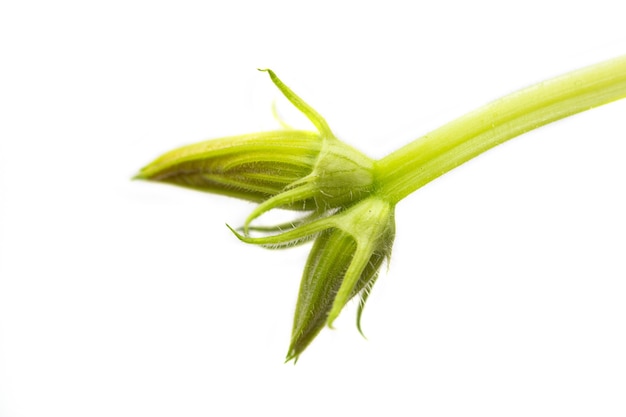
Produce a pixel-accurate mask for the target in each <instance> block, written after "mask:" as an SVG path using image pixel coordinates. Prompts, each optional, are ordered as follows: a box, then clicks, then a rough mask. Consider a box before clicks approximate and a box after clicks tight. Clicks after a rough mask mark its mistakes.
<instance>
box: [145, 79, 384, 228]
mask: <svg viewBox="0 0 626 417" xmlns="http://www.w3.org/2000/svg"><path fill="white" fill-rule="evenodd" d="M267 72H268V73H269V75H270V77H271V79H272V81H273V82H274V84H275V85H276V86H277V87H278V88H279V89H280V91H281V92H282V93H283V94H284V95H285V97H287V99H288V100H289V101H291V103H292V104H294V105H295V106H296V108H298V109H299V110H300V111H301V112H303V113H304V115H305V116H306V117H307V118H308V119H309V120H310V121H311V122H312V123H313V125H314V126H315V127H316V128H317V132H309V131H302V130H291V129H288V130H279V131H272V132H264V133H253V134H247V135H241V136H233V137H227V138H221V139H215V140H209V141H206V142H202V143H198V144H194V145H189V146H184V147H182V148H179V149H176V150H173V151H171V152H168V153H166V154H164V155H162V156H161V157H159V158H157V159H156V160H155V161H153V162H152V163H151V164H149V165H148V166H146V167H144V168H143V169H142V170H141V171H140V173H139V174H138V175H137V176H136V177H135V178H137V179H145V180H151V181H159V182H165V183H170V184H175V185H179V186H184V187H188V188H192V189H195V190H200V191H208V192H213V193H217V194H223V195H227V196H231V197H238V198H242V199H245V200H249V201H253V202H258V203H260V204H259V206H257V207H256V208H255V209H254V210H253V212H252V213H251V214H250V216H249V217H248V218H247V220H246V222H245V226H244V228H245V230H246V231H247V230H248V227H249V224H250V222H252V220H254V219H255V218H257V217H259V216H260V215H262V214H263V213H265V212H267V211H269V210H271V209H273V208H282V209H290V210H305V211H307V210H308V211H315V212H317V213H322V212H325V211H327V210H329V209H334V208H339V207H344V206H347V205H350V204H352V202H354V201H357V200H359V199H360V198H362V197H363V196H365V195H367V194H369V193H370V191H371V189H372V187H373V182H374V174H373V171H374V162H373V160H372V159H370V158H369V157H367V156H365V155H364V154H362V153H361V152H359V151H357V150H356V149H354V148H352V147H351V146H349V145H347V144H345V143H343V142H341V141H339V140H338V139H337V138H336V137H335V136H334V135H333V133H332V132H331V130H330V128H329V127H328V124H327V123H326V121H325V120H324V119H323V118H322V117H321V116H320V115H319V114H318V113H317V112H316V111H315V110H313V109H312V108H311V107H310V106H309V105H308V104H306V103H305V102H304V101H303V100H302V99H300V97H298V96H297V95H296V94H295V93H293V92H292V91H291V90H290V89H289V88H288V87H287V86H285V85H284V84H283V83H282V82H281V81H280V79H278V77H276V75H275V74H274V73H273V72H272V71H270V70H267Z"/></svg>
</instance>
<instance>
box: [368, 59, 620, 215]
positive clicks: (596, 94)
mask: <svg viewBox="0 0 626 417" xmlns="http://www.w3.org/2000/svg"><path fill="white" fill-rule="evenodd" d="M624 97H626V55H625V56H622V57H619V58H615V59H612V60H609V61H605V62H602V63H599V64H596V65H592V66H590V67H586V68H583V69H580V70H577V71H574V72H571V73H568V74H565V75H562V76H560V77H557V78H553V79H551V80H548V81H544V82H541V83H539V84H536V85H533V86H531V87H528V88H525V89H523V90H520V91H518V92H515V93H513V94H511V95H508V96H505V97H503V98H500V99H498V100H496V101H494V102H492V103H489V104H487V105H486V106H484V107H482V108H480V109H478V110H475V111H473V112H471V113H468V114H466V115H465V116H462V117H460V118H458V119H456V120H454V121H452V122H450V123H448V124H446V125H444V126H442V127H440V128H438V129H436V130H434V131H432V132H430V133H429V134H427V135H425V136H423V137H421V138H419V139H417V140H415V141H414V142H412V143H410V144H408V145H406V146H404V147H402V148H400V149H398V150H397V151H395V152H393V153H391V154H389V155H388V156H386V157H384V158H382V159H381V160H379V161H377V163H376V179H377V183H378V189H379V192H380V193H381V195H383V196H385V198H386V199H387V200H388V201H390V202H392V203H394V204H395V203H397V202H399V201H400V200H402V199H403V198H405V197H406V196H408V195H409V194H411V193H412V192H413V191H415V190H417V189H418V188H420V187H422V186H424V185H425V184H427V183H429V182H430V181H432V180H434V179H435V178H437V177H439V176H441V175H443V174H445V173H446V172H448V171H450V170H451V169H453V168H455V167H457V166H459V165H461V164H462V163H464V162H466V161H468V160H470V159H472V158H473V157H475V156H477V155H479V154H481V153H483V152H485V151H486V150H488V149H490V148H493V147H494V146H496V145H499V144H501V143H503V142H505V141H507V140H509V139H511V138H514V137H516V136H518V135H521V134H522V133H525V132H528V131H529V130H532V129H536V128H538V127H540V126H543V125H545V124H548V123H551V122H554V121H556V120H559V119H562V118H564V117H567V116H571V115H573V114H576V113H579V112H582V111H584V110H588V109H591V108H593V107H597V106H601V105H603V104H606V103H610V102H612V101H615V100H618V99H621V98H624Z"/></svg>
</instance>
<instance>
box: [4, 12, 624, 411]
mask: <svg viewBox="0 0 626 417" xmlns="http://www.w3.org/2000/svg"><path fill="white" fill-rule="evenodd" d="M422 3H423V4H429V5H428V6H426V5H422ZM432 3H435V2H420V3H418V2H408V1H407V2H397V1H385V2H370V1H361V2H341V1H332V2H331V1H320V0H317V1H314V2H313V1H311V2H298V1H275V0H267V1H229V2H226V1H223V2H212V1H204V2H201V1H198V2H186V1H177V2H161V1H127V0H125V1H107V2H93V1H92V2H85V1H50V2H47V1H46V2H44V1H39V2H37V1H4V2H2V3H1V4H2V5H1V6H0V47H1V50H0V53H1V58H0V59H1V63H0V75H1V76H0V416H1V417H31V416H64V417H73V416H81V417H83V416H117V417H122V416H133V417H134V416H174V415H180V416H207V415H208V416H242V415H275V416H294V415H297V416H319V415H329V416H334V415H364V414H365V415H390V416H410V415H422V416H459V415H480V416H502V415H506V416H527V415H533V416H555V415H580V416H583V415H603V416H623V415H625V414H626V396H625V392H626V355H624V352H626V331H625V329H626V302H625V301H624V300H626V265H625V262H624V259H625V257H624V250H625V249H626V220H625V217H624V213H625V212H626V202H625V201H624V179H625V178H626V167H625V164H624V157H623V156H624V148H625V147H624V144H625V143H626V123H625V121H626V117H625V116H624V115H625V114H626V113H625V112H626V101H623V102H617V103H613V104H610V105H607V106H605V107H602V108H599V109H595V110H592V111H589V112H586V113H584V114H580V115H577V116H574V117H572V118H569V119H566V120H563V121H560V122H558V123H555V124H553V125H550V126H547V127H545V128H542V129H539V130H537V131H534V132H531V133H529V134H526V135H524V136H523V137H520V138H517V139H515V140H513V141H511V142H509V143H506V144H504V145H502V146H500V147H498V148H496V149H494V150H492V151H490V152H488V153H486V154H484V155H482V156H480V157H479V158H477V159H475V160H473V161H471V162H470V163H467V164H466V165H464V166H462V167H460V168H458V169H456V170H454V171H453V172H451V173H449V174H448V175H446V176H444V177H442V178H440V179H438V180H437V181H435V182H433V183H432V184H429V185H427V186H426V187H424V188H423V189H421V190H419V191H418V192H416V193H415V194H414V195H412V196H411V197H410V198H408V199H406V200H405V201H403V202H402V203H401V204H400V205H399V206H398V208H397V226H398V233H397V239H396V243H395V247H394V254H393V260H392V263H391V265H390V268H389V271H388V272H387V273H384V274H383V275H382V276H381V278H380V279H379V282H378V283H377V285H376V287H375V288H374V291H373V294H372V297H371V298H370V301H369V304H368V306H367V308H366V310H365V314H364V318H363V326H364V330H365V332H366V334H367V336H368V340H364V339H363V338H362V337H360V335H359V334H358V332H357V331H356V329H355V326H354V316H355V304H354V303H352V304H351V305H350V306H348V307H347V308H346V309H345V310H344V312H343V314H342V316H341V317H340V318H339V320H338V321H337V322H336V328H337V329H336V330H324V331H323V332H322V333H321V334H320V336H319V337H318V338H317V340H316V341H315V342H314V343H313V344H312V345H311V346H310V348H309V349H308V350H307V351H306V352H305V353H304V354H303V355H302V357H301V358H300V361H299V362H298V364H297V365H296V366H293V365H292V364H287V365H285V364H283V358H284V355H285V354H286V351H287V345H288V341H289V332H290V329H291V315H292V313H293V309H294V304H295V300H296V294H297V289H298V285H299V278H300V274H301V270H302V267H303V265H304V261H305V258H306V253H307V248H301V249H294V250H289V251H281V252H270V251H266V250H263V249H260V248H257V247H251V246H246V245H244V244H242V243H240V242H238V241H237V240H236V239H235V238H234V237H233V236H232V234H231V233H230V232H229V231H228V230H227V228H226V227H225V226H224V223H226V222H228V223H229V224H233V225H237V224H240V223H241V221H242V220H243V219H244V218H245V216H246V214H247V213H248V212H249V211H250V210H251V208H252V205H251V204H249V203H245V202H240V201H237V200H233V199H227V198H224V197H215V196H212V195H205V194H201V193H195V192H192V191H189V190H183V189H177V188H174V187H168V186H165V185H159V184H149V183H143V182H131V181H130V177H131V176H132V175H133V174H135V173H136V172H137V170H138V169H139V168H140V167H141V166H143V165H144V164H146V163H148V162H149V161H151V160H152V159H153V158H154V157H156V156H158V155H159V154H160V153H162V152H165V151H167V150H170V149H172V148H175V147H178V146H180V145H183V144H187V143H192V142H196V141H200V140H203V139H206V138H211V137H219V136H224V135H231V134H240V133H246V132H254V131H260V130H266V129H274V128H277V127H278V124H277V123H276V121H275V120H274V119H273V117H272V114H271V103H272V101H273V100H277V105H278V108H279V110H280V111H281V113H283V114H284V115H285V117H286V118H287V119H288V121H290V122H291V123H292V124H295V125H297V126H302V127H308V125H307V124H306V121H302V120H301V119H299V118H297V116H294V114H293V113H291V112H290V110H289V105H288V103H286V102H285V101H284V100H281V99H280V97H279V93H278V92H277V91H276V89H275V88H273V86H272V85H271V83H270V81H269V80H268V77H267V74H263V73H259V72H257V71H256V68H258V67H270V68H272V69H274V70H275V71H276V72H277V73H278V75H279V76H280V77H281V78H282V79H283V80H284V81H285V82H286V83H287V85H289V86H290V87H292V88H293V89H294V90H295V91H296V92H297V93H298V94H300V95H301V96H302V97H303V98H304V99H305V100H307V101H308V102H309V103H310V104H311V105H313V106H314V107H315V108H316V109H317V110H318V111H319V112H320V113H321V114H322V115H324V116H325V117H326V119H327V120H328V122H329V123H330V125H331V126H332V128H333V129H334V131H335V132H336V133H337V134H338V136H340V137H341V138H342V139H343V140H345V141H346V142H348V143H350V144H352V145H354V146H356V147H358V148H359V149H361V150H363V151H364V152H365V153H367V154H369V155H371V156H373V157H377V158H378V157H382V156H384V155H385V154H386V153H388V152H390V151H392V150H394V149H396V148H398V147H400V146H401V145H403V144H405V143H407V142H409V141H410V140H412V139H414V138H417V137H418V136H421V135H422V134H425V133H427V132H428V131H429V130H431V129H434V128H436V127H438V126H440V125H441V124H443V123H445V122H447V121H450V120H452V119H454V118H455V117H457V116H460V115H462V114H463V113H465V112H467V111H469V110H472V109H473V108H475V107H478V106H480V105H482V104H484V103H486V102H488V101H490V100H493V99H495V98H497V97H499V96H501V95H504V94H507V93H509V92H512V91H514V90H516V89H519V88H521V87H524V86H527V85H529V84H532V83H535V82H538V81H541V80H542V79H546V78H549V77H552V76H555V75H558V74H561V73H564V72H567V71H569V70H573V69H576V68H578V67H581V66H585V65H589V64H593V63H595V62H599V61H602V60H604V59H608V58H611V57H614V56H617V55H621V54H624V53H626V35H625V32H624V19H623V16H624V15H623V12H621V11H619V10H621V7H620V6H621V2H617V1H616V2H613V3H611V2H602V1H594V2H571V1H568V2H549V1H544V0H542V1H527V2H502V1H498V2H495V1H494V2H484V1H482V2H481V1H472V2H465V1H464V2H460V1H459V2H446V1H442V2H436V3H437V6H432V5H431V4H432ZM580 4H584V5H583V6H580Z"/></svg>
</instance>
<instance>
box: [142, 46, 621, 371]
mask: <svg viewBox="0 0 626 417" xmlns="http://www.w3.org/2000/svg"><path fill="white" fill-rule="evenodd" d="M265 71H267V72H268V74H269V76H270V78H271V80H272V81H273V82H274V84H275V85H276V86H277V87H278V88H279V89H280V91H281V92H282V93H283V94H284V95H285V97H287V99H289V100H290V101H291V103H292V104H293V105H294V106H295V107H296V108H298V109H299V110H300V111H301V112H302V113H304V115H305V116H306V117H307V118H308V119H309V120H310V121H311V122H312V124H313V125H314V126H315V128H316V131H313V132H309V131H302V130H292V129H286V130H278V131H273V132H264V133H253V134H248V135H242V136H234V137H229V138H222V139H216V140H211V141H206V142H202V143H199V144H195V145H191V146H185V147H183V148H179V149H176V150H174V151H171V152H168V153H166V154H164V155H163V156H161V157H160V158H158V159H156V160H155V161H154V162H152V163H151V164H149V165H148V166H146V167H145V168H143V169H142V170H141V171H140V173H139V174H138V175H137V176H136V178H138V179H144V180H150V181H160V182H166V183H171V184H175V185H180V186H185V187H189V188H192V189H195V190H200V191H208V192H213V193H219V194H224V195H228V196H232V197H238V198H242V199H245V200H249V201H253V202H258V203H259V205H258V206H257V207H256V208H255V209H254V210H253V211H252V213H251V214H250V215H249V216H248V218H247V219H246V221H245V222H244V224H243V226H242V228H241V229H240V230H238V231H237V230H234V229H232V228H231V230H232V231H233V233H234V234H235V235H236V236H237V237H238V238H239V239H240V240H242V241H244V242H247V243H253V244H259V245H262V246H265V247H268V248H286V247H290V246H294V245H297V244H302V243H305V242H308V241H311V240H313V241H314V243H313V247H312V250H311V252H310V254H309V257H308V260H307V263H306V266H305V269H304V274H303V277H302V281H301V286H300V293H299V296H298V302H297V305H296V312H295V317H294V323H293V329H292V337H291V343H290V347H289V351H288V354H287V360H291V359H294V360H297V358H298V356H299V355H300V354H301V353H302V352H303V351H304V349H305V348H306V347H307V346H308V345H309V344H310V343H311V341H312V340H313V339H314V338H315V336H316V335H317V334H318V333H319V331H320V330H321V329H322V328H323V327H324V326H325V325H328V326H332V323H333V321H334V320H335V319H336V318H337V316H338V315H339V313H340V312H341V310H342V309H343V307H344V306H345V305H346V303H347V302H348V301H349V300H350V299H351V298H353V297H355V296H357V295H358V296H359V297H360V302H359V307H358V313H357V327H358V328H359V331H360V318H361V313H362V310H363V307H364V305H365V302H366V301H367V297H368V294H369V292H370V290H371V289H372V286H373V285H374V283H375V282H376V279H377V277H378V273H379V270H380V267H381V265H382V264H383V262H384V261H385V260H386V259H388V258H389V257H390V255H391V248H392V245H393V240H394V235H395V221H394V209H395V206H396V204H397V203H399V202H400V201H401V200H402V199H404V198H405V197H406V196H408V195H409V194H411V193H412V192H414V191H415V190H417V189H419V188H420V187H422V186H423V185H425V184H427V183H428V182H430V181H432V180H433V179H435V178H437V177H439V176H441V175H443V174H444V173H446V172H448V171H449V170H451V169H452V168H454V167H456V166H459V165H461V164H462V163H464V162H466V161H468V160H470V159H471V158H473V157H475V156H476V155H478V154H480V153H482V152H484V151H486V150H488V149H490V148H492V147H494V146H496V145H498V144H500V143H502V142H504V141H506V140H508V139H511V138H513V137H515V136H518V135H520V134H522V133H524V132H527V131H529V130H532V129H535V128H537V127H540V126H542V125H545V124H547V123H550V122H553V121H555V120H558V119H561V118H564V117H567V116H570V115H573V114H575V113H578V112H581V111H584V110H587V109H590V108H592V107H596V106H599V105H602V104H606V103H609V102H611V101H614V100H618V99H620V98H623V97H626V56H623V57H619V58H616V59H613V60H610V61H606V62H603V63H599V64H596V65H593V66H590V67H588V68H583V69H580V70H577V71H574V72H571V73H569V74H566V75H563V76H560V77H557V78H554V79H551V80H548V81H544V82H542V83H539V84H537V85H534V86H531V87H529V88H526V89H523V90H520V91H518V92H516V93H513V94H511V95H508V96H506V97H503V98H501V99H499V100H496V101H494V102H492V103H490V104H487V105H486V106H484V107H482V108H480V109H478V110H476V111H473V112H471V113H468V114H467V115H465V116H462V117H461V118H459V119H457V120H455V121H452V122H450V123H448V124H446V125H444V126H442V127H441V128H439V129H437V130H435V131H433V132H430V133H429V134H427V135H425V136H423V137H421V138H419V139H417V140H415V141H414V142H412V143H410V144H408V145H406V146H404V147H403V148H401V149H398V150H397V151H395V152H393V153H391V154H390V155H388V156H386V157H384V158H382V159H380V160H377V161H374V160H372V159H370V158H368V157H367V156H365V155H364V154H362V153H361V152H359V151H358V150H356V149H354V148H352V147H351V146H349V145H347V144H345V143H343V142H341V141H339V140H338V139H337V138H336V137H335V135H334V134H333V133H332V131H331V129H330V127H329V126H328V124H327V123H326V121H325V120H324V119H323V118H322V117H321V116H320V115H319V114H318V113H317V112H316V111H315V110H314V109H313V108H311V107H310V106H309V105H308V104H306V103H305V102H304V101H303V100H302V99H301V98H300V97H298V96H297V95H296V94H295V93H294V92H293V91H291V90H290V89H289V88H288V87H287V86H286V85H285V84H283V83H282V82H281V81H280V79H278V77H277V76H276V75H275V74H274V73H273V72H272V71H270V70H265ZM275 208H282V209H288V210H296V211H302V212H304V214H303V215H302V216H301V217H300V218H299V219H297V220H295V221H291V222H287V223H284V224H279V225H275V226H269V227H268V226H258V225H256V220H257V218H258V217H260V216H262V215H263V214H264V213H266V212H267V211H269V210H272V209H275Z"/></svg>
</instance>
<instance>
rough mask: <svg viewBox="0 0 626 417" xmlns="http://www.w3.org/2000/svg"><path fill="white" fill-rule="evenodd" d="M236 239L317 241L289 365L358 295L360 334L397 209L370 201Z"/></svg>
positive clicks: (275, 244) (272, 243)
mask: <svg viewBox="0 0 626 417" xmlns="http://www.w3.org/2000/svg"><path fill="white" fill-rule="evenodd" d="M231 230H232V229H231ZM233 232H235V231H234V230H233ZM235 234H236V235H237V237H239V239H241V240H242V241H244V242H247V243H255V244H260V245H264V246H267V247H271V248H281V247H286V246H292V245H294V244H298V243H300V242H304V241H307V240H310V239H312V238H315V243H314V245H313V249H312V250H311V253H310V254H309V258H308V260H307V264H306V267H305V269H304V274H303V276H302V281H301V283H300V293H299V296H298V302H297V304H296V312H295V316H294V322H293V329H292V336H291V344H290V347H289V352H288V354H287V360H288V361H289V360H291V359H295V360H297V359H298V356H299V355H300V354H301V353H302V352H303V351H304V349H305V348H306V347H307V346H308V345H309V344H310V343H311V342H312V341H313V339H314V338H315V336H317V334H318V333H319V332H320V330H322V328H323V327H324V326H325V325H328V326H329V327H332V324H333V321H334V320H335V319H336V318H337V316H339V313H340V312H341V310H342V309H343V307H344V306H345V305H346V303H347V302H348V301H349V300H350V299H351V298H353V297H354V296H356V295H359V296H360V302H359V308H358V313H357V328H358V329H359V331H361V326H360V319H361V314H362V312H363V308H364V306H365V302H366V301H367V297H368V295H369V293H370V290H371V289H372V287H373V285H374V283H375V282H376V278H377V277H378V272H379V270H380V267H381V265H382V263H383V261H384V260H385V259H387V260H388V259H389V257H390V256H391V247H392V245H393V240H394V237H395V222H394V206H393V205H392V204H390V203H389V202H387V201H385V200H383V199H381V198H379V197H377V196H371V197H368V198H365V199H363V200H361V201H359V202H358V203H356V204H355V205H353V206H351V207H348V208H346V209H341V210H339V211H338V212H336V213H334V214H331V215H328V216H326V217H321V218H316V219H313V220H310V221H306V220H304V221H302V222H301V223H298V224H293V225H292V227H291V229H290V230H287V231H285V232H283V233H280V234H277V235H270V236H263V237H249V236H245V235H241V234H239V233H237V232H235Z"/></svg>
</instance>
